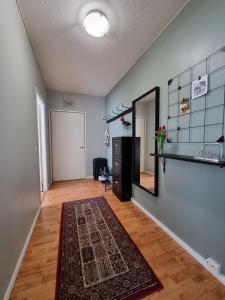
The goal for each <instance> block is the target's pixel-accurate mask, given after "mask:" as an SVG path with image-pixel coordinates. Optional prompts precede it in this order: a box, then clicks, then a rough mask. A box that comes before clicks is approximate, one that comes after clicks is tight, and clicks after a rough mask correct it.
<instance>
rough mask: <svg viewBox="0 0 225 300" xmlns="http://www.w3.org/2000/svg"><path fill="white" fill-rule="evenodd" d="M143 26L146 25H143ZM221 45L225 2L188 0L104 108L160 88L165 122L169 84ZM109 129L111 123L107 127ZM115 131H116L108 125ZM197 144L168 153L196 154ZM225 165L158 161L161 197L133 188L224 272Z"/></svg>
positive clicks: (142, 201) (140, 199) (224, 36)
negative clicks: (163, 163)
mask: <svg viewBox="0 0 225 300" xmlns="http://www.w3.org/2000/svg"><path fill="white" fill-rule="evenodd" d="M146 30H147V29H146ZM224 45H225V1H224V0H213V1H212V0H192V1H191V2H190V3H189V4H188V5H187V6H186V7H185V9H184V10H183V11H182V12H181V13H180V14H179V15H178V16H177V17H176V19H175V20H174V21H173V22H172V23H171V24H170V25H169V26H168V28H167V29H166V30H165V31H164V33H163V34H161V36H160V37H159V38H158V39H157V40H156V41H155V42H154V44H153V45H152V46H151V47H150V48H149V49H148V50H147V51H146V53H145V54H144V55H143V56H142V57H141V58H140V59H139V61H138V62H137V63H136V64H135V65H134V66H133V67H132V69H131V70H130V71H129V72H128V73H127V74H126V75H125V76H124V77H123V78H122V80H121V81H120V82H119V83H118V84H117V86H116V87H115V88H114V89H113V90H112V91H111V92H110V93H109V95H108V96H107V98H106V112H107V113H110V111H111V110H112V109H115V108H116V107H117V106H119V105H120V104H121V102H122V103H124V104H125V105H127V106H130V105H131V102H132V100H134V99H136V98H137V97H138V96H140V95H142V94H144V93H145V92H147V91H148V90H150V89H152V88H153V87H155V86H159V87H160V93H161V96H160V123H161V124H166V118H167V101H168V95H167V89H168V86H167V82H168V79H170V78H171V77H173V76H175V75H177V74H179V73H180V72H182V71H184V70H186V69H187V68H189V67H190V66H192V65H193V64H195V63H197V62H198V61H200V60H202V59H203V58H205V57H207V56H208V55H210V54H211V53H213V52H214V51H216V50H218V49H220V48H221V47H222V46H224ZM111 127H113V124H112V125H111ZM112 132H113V134H116V132H115V131H114V130H113V128H112ZM199 147H200V145H199V144H197V145H195V146H194V145H188V144H184V145H183V146H179V147H176V146H175V147H174V146H172V147H169V148H168V151H170V152H178V153H184V154H194V153H196V152H197V151H199ZM224 183H225V169H220V168H218V167H214V166H207V165H200V164H193V163H189V162H181V161H172V160H167V170H166V174H163V172H162V167H161V164H160V175H159V197H158V198H154V197H153V196H151V195H150V194H148V193H146V192H145V191H143V190H140V189H139V188H138V187H135V186H133V197H134V198H135V199H136V200H137V201H138V202H139V203H140V204H141V205H142V206H144V207H145V208H146V209H147V210H148V211H150V212H151V213H152V214H153V215H155V216H156V217H157V218H158V219H159V220H160V221H161V222H162V223H164V224H165V225H166V226H167V227H169V228H170V229H171V230H172V231H174V232H175V233H176V234H177V235H178V236H179V237H180V238H182V239H183V240H184V241H185V242H186V243H187V244H189V245H190V246H191V247H192V248H193V249H194V250H196V251H197V252H198V253H200V254H201V255H202V256H204V257H208V256H211V257H212V258H214V259H215V260H216V261H218V262H219V263H220V264H221V265H222V267H223V272H224V273H225V234H224V231H225V184H224Z"/></svg>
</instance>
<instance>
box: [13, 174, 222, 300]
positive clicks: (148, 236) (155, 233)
mask: <svg viewBox="0 0 225 300" xmlns="http://www.w3.org/2000/svg"><path fill="white" fill-rule="evenodd" d="M102 195H103V196H105V198H106V200H107V201H108V203H109V204H110V206H111V207H112V209H113V210H114V212H115V213H116V215H117V216H118V217H119V219H120V221H121V223H122V224H123V226H124V227H125V229H126V230H127V231H128V233H129V234H130V236H131V237H132V239H133V240H134V242H135V243H136V245H137V246H138V247H139V249H140V250H141V252H142V253H143V255H144V257H145V258H146V259H147V261H148V262H149V264H150V265H151V267H152V268H153V270H154V271H155V273H156V275H157V276H158V278H159V279H160V280H161V282H162V284H163V285H164V289H163V290H161V291H160V292H156V293H154V294H152V295H150V296H148V297H146V298H145V299H152V300H159V299H160V300H161V299H166V300H177V299H180V300H181V299H182V300H184V299H187V300H194V299H202V300H214V299H218V300H221V299H225V287H224V286H223V285H222V284H221V283H219V282H218V281H217V280H216V279H215V278H214V277H213V276H212V275H211V274H210V273H208V272H207V271H206V270H205V269H204V268H203V267H202V266H201V265H200V264H198V263H197V262H196V261H195V260H194V259H193V258H192V257H191V256H190V255H189V254H188V253H186V252H185V251H184V250H183V249H182V248H181V247H180V246H179V245H178V244H177V243H176V242H174V241H173V240H172V239H171V238H170V237H169V236H168V235H167V234H166V233H164V232H163V231H162V230H161V229H160V228H159V227H158V226H157V225H156V224H154V223H153V222H152V221H151V220H150V219H149V218H148V217H147V216H145V215H144V214H143V213H142V212H141V211H140V210H139V209H138V208H136V207H135V206H134V205H133V204H132V203H131V202H126V203H121V202H120V201H119V200H118V199H117V198H116V197H115V196H113V194H112V192H111V191H107V192H106V193H105V192H104V187H103V185H102V184H101V183H98V182H96V181H94V180H76V181H67V182H59V183H54V184H53V185H52V187H51V189H50V191H49V192H48V193H47V194H46V195H45V199H44V202H43V209H42V211H41V214H40V216H39V218H38V221H37V224H36V226H35V229H34V232H33V235H32V238H31V241H30V243H29V246H28V249H27V252H26V255H25V258H24V261H23V263H22V266H21V269H20V272H19V274H18V277H17V279H16V282H15V286H14V289H13V291H12V295H11V297H10V299H20V300H27V299H29V300H48V299H49V300H53V299H54V293H55V278H56V262H57V254H58V240H59V227H60V212H61V204H62V202H65V201H69V200H75V199H85V198H90V197H96V196H102ZM102 300H104V299H102Z"/></svg>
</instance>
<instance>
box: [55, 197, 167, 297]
mask: <svg viewBox="0 0 225 300" xmlns="http://www.w3.org/2000/svg"><path fill="white" fill-rule="evenodd" d="M161 288H162V284H161V283H160V281H159V280H158V278H157V277H156V275H155V274H154V272H153V271H152V269H151V268H150V266H149V265H148V263H147V262H146V260H145V259H144V257H143V256H142V254H141V253H140V251H139V250H138V248H137V247H136V245H135V244H134V242H133V241H132V240H131V238H130V236H129V235H128V233H127V232H126V231H125V229H124V228H123V226H122V224H121V223H120V221H119V220H118V218H117V217H116V215H115V214H114V212H113V211H112V209H111V208H110V206H109V205H108V203H107V202H106V200H105V199H104V198H103V197H101V198H93V199H86V200H79V201H72V202H65V203H63V206H62V217H61V232H60V241H59V254H58V270H57V282H56V299H57V300H74V299H82V300H102V299H104V300H112V299H114V300H122V299H124V300H125V299H126V300H127V299H140V298H141V297H143V296H146V295H148V294H151V293H153V292H155V291H158V290H160V289H161Z"/></svg>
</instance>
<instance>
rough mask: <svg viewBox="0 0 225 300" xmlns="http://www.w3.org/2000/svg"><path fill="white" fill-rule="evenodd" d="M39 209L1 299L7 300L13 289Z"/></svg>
mask: <svg viewBox="0 0 225 300" xmlns="http://www.w3.org/2000/svg"><path fill="white" fill-rule="evenodd" d="M40 211H41V206H40V207H39V209H38V211H37V213H36V216H35V218H34V221H33V223H32V225H31V228H30V230H29V233H28V235H27V238H26V241H25V244H24V246H23V249H22V251H21V253H20V256H19V259H18V261H17V264H16V267H15V270H14V272H13V275H12V277H11V280H10V282H9V286H8V288H7V290H6V293H5V296H4V298H3V300H8V299H9V297H10V294H11V292H12V289H13V285H14V283H15V280H16V276H17V274H18V272H19V269H20V266H21V264H22V261H23V258H24V255H25V252H26V249H27V246H28V244H29V241H30V239H31V236H32V233H33V230H34V227H35V225H36V222H37V219H38V216H39V214H40Z"/></svg>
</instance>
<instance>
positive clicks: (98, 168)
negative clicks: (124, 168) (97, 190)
mask: <svg viewBox="0 0 225 300" xmlns="http://www.w3.org/2000/svg"><path fill="white" fill-rule="evenodd" d="M104 170H106V171H107V172H108V163H107V159H106V158H101V157H99V158H94V159H93V176H94V179H95V180H98V176H99V175H101V174H102V173H103V172H104Z"/></svg>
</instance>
